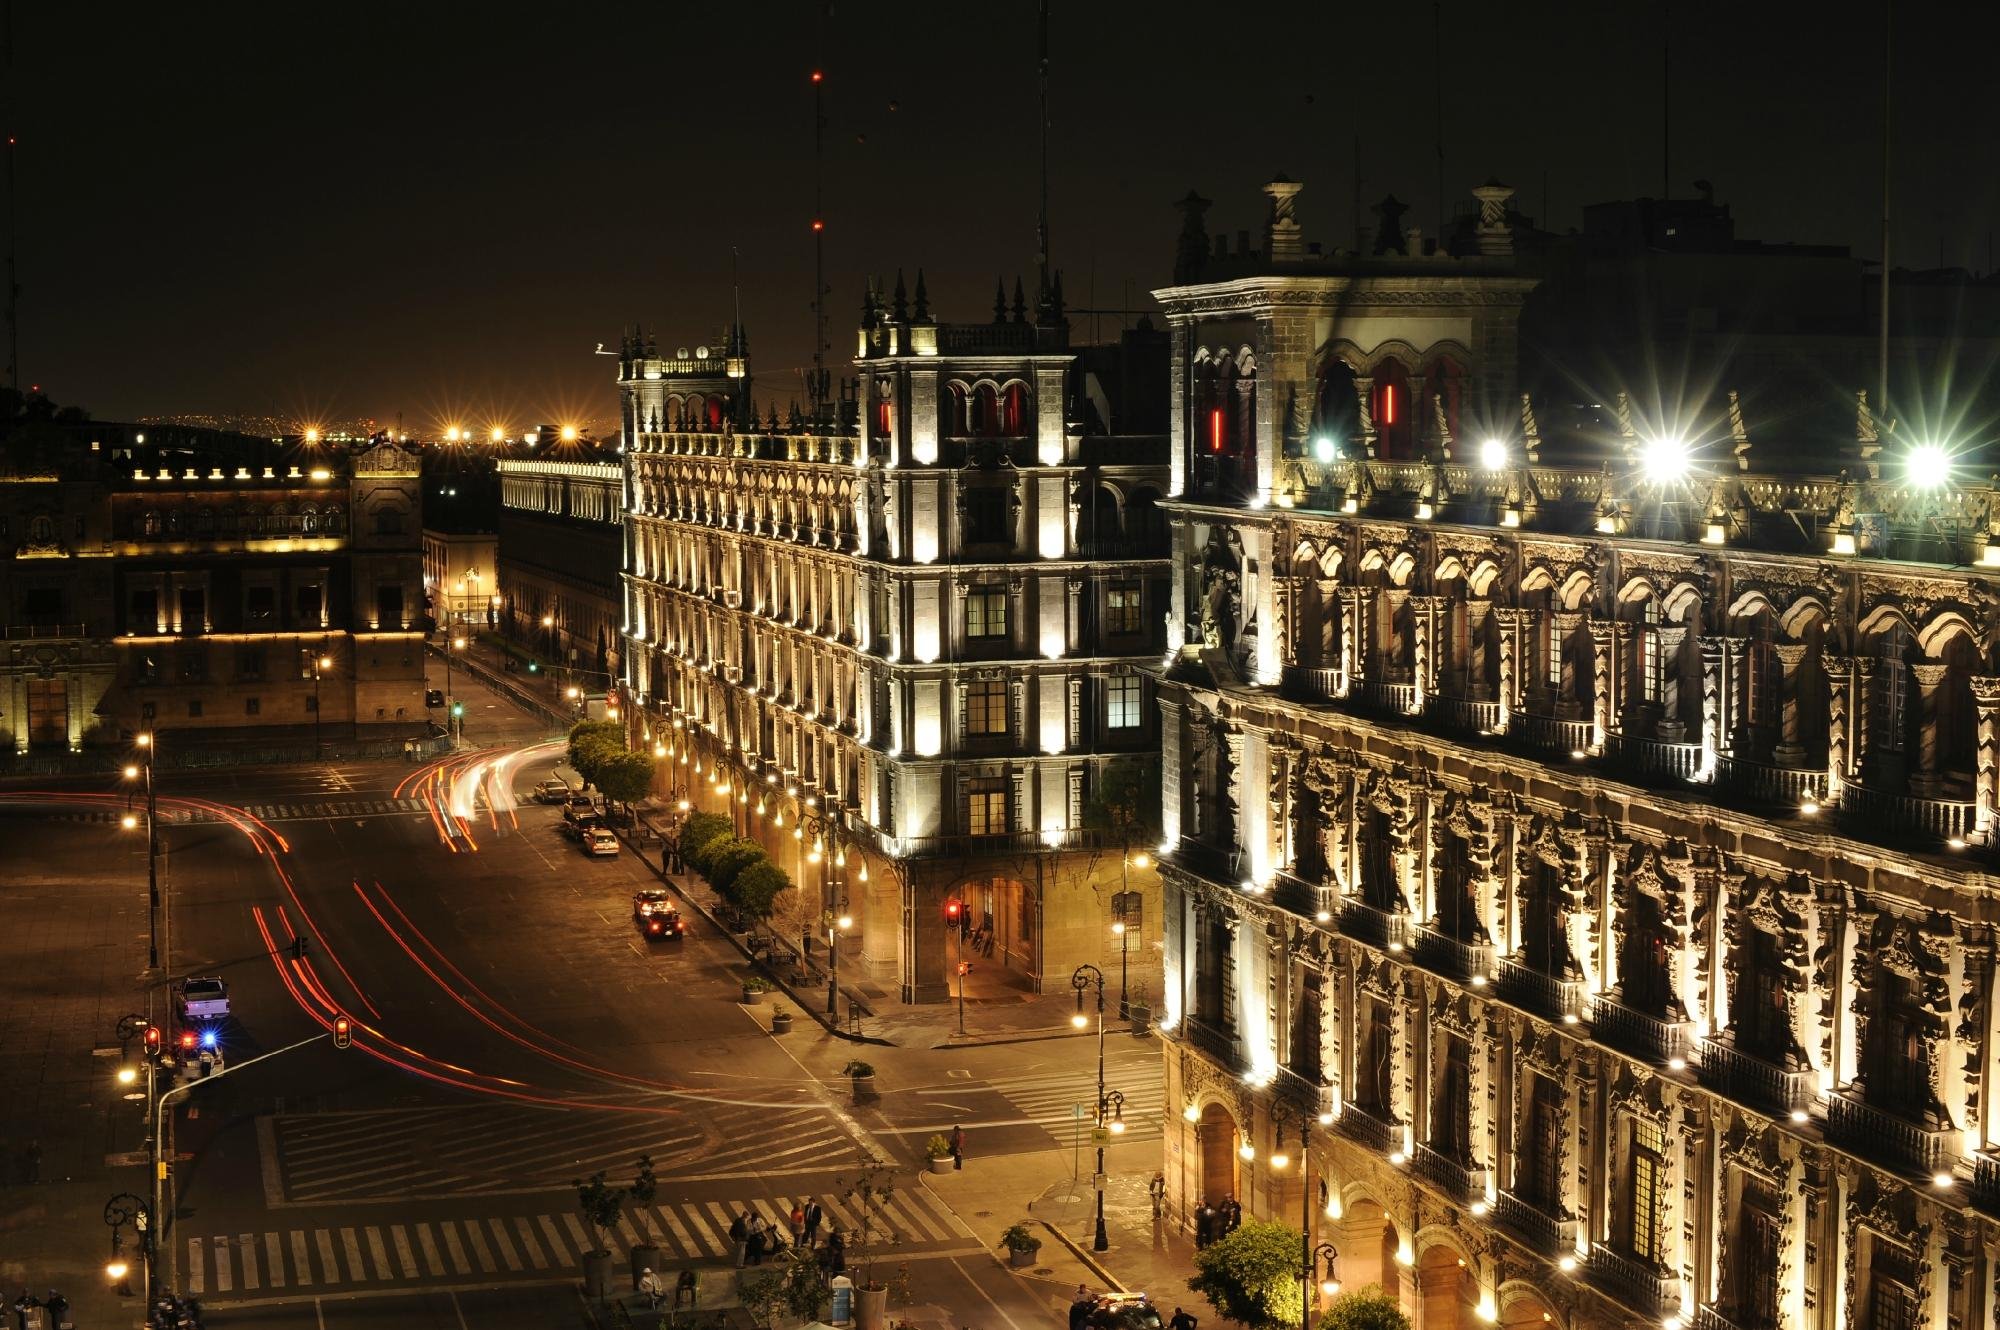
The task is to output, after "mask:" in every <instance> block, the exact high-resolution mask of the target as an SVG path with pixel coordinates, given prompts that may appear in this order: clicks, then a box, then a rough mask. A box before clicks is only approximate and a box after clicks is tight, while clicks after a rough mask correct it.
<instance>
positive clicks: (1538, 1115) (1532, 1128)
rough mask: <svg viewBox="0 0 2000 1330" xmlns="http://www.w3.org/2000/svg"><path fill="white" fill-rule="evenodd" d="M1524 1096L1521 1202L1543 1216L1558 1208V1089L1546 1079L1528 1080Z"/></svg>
mask: <svg viewBox="0 0 2000 1330" xmlns="http://www.w3.org/2000/svg"><path fill="white" fill-rule="evenodd" d="M1531 1079H1532V1080H1533V1082H1534V1085H1533V1088H1532V1089H1531V1090H1530V1091H1529V1094H1528V1130H1527V1140H1526V1141H1525V1142H1523V1145H1524V1146H1525V1149H1524V1150H1523V1152H1522V1155H1521V1163H1520V1170H1521V1172H1520V1180H1519V1182H1518V1183H1517V1184H1516V1185H1517V1186H1518V1187H1519V1188H1520V1195H1521V1199H1522V1200H1525V1201H1527V1202H1529V1203H1530V1204H1532V1205H1534V1206H1535V1207H1536V1208H1537V1209H1539V1210H1541V1212H1542V1213H1543V1214H1551V1215H1552V1214H1555V1213H1557V1212H1558V1211H1559V1210H1560V1209H1561V1206H1562V1173H1561V1171H1560V1170H1561V1167H1562V1165H1561V1163H1560V1160H1561V1158H1562V1087H1561V1086H1559V1085H1557V1084H1556V1082H1555V1081H1554V1080H1553V1079H1551V1078H1550V1077H1547V1076H1539V1075H1537V1076H1532V1077H1531Z"/></svg>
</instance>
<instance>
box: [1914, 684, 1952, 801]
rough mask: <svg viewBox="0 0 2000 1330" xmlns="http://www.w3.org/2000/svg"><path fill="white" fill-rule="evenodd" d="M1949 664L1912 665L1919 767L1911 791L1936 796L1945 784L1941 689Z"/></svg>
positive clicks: (1930, 796) (1926, 795)
mask: <svg viewBox="0 0 2000 1330" xmlns="http://www.w3.org/2000/svg"><path fill="white" fill-rule="evenodd" d="M1945 669H1946V666H1944V665H1943V664H1941V663H1939V662H1935V661H1927V662H1925V663H1924V664H1921V665H1912V666H1910V674H1911V676H1912V677H1913V678H1915V679H1916V681H1917V723H1918V725H1919V726H1920V727H1921V729H1920V730H1919V731H1918V735H1917V770H1916V774H1915V775H1913V776H1911V777H1910V791H1911V793H1913V794H1920V795H1923V796H1925V797H1926V798H1935V797H1936V795H1937V792H1938V790H1939V788H1940V787H1941V785H1942V782H1941V780H1940V779H1939V777H1938V690H1939V688H1940V687H1941V686H1942V685H1943V683H1944V675H1945Z"/></svg>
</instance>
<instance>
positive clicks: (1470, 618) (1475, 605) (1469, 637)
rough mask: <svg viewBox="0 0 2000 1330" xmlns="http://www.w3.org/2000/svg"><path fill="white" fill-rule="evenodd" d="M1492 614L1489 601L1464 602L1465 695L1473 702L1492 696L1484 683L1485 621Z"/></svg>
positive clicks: (1488, 687)
mask: <svg viewBox="0 0 2000 1330" xmlns="http://www.w3.org/2000/svg"><path fill="white" fill-rule="evenodd" d="M1492 613H1493V602H1492V601H1490V600H1468V601H1466V602H1465V624H1466V628H1465V635H1466V645H1467V650H1466V653H1465V695H1466V696H1467V697H1469V698H1471V699H1472V700H1473V701H1475V702H1484V701H1487V700H1488V699H1489V698H1491V697H1492V696H1493V689H1492V686H1491V685H1489V684H1488V683H1487V682H1486V621H1487V619H1488V618H1490V617H1491V616H1492Z"/></svg>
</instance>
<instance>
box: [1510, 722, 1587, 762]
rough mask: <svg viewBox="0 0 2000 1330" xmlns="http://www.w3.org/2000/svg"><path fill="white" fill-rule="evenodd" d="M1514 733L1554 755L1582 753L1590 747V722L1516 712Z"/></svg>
mask: <svg viewBox="0 0 2000 1330" xmlns="http://www.w3.org/2000/svg"><path fill="white" fill-rule="evenodd" d="M1513 726H1514V729H1513V732H1514V733H1515V734H1516V735H1519V736H1520V737H1521V738H1522V739H1523V740H1525V741H1526V742H1527V743H1529V744H1531V745H1533V746H1534V747H1536V748H1541V749H1546V750H1547V751H1549V752H1554V753H1581V752H1584V751H1585V750H1587V749H1588V748H1589V747H1590V722H1589V721H1587V720H1560V719H1558V718H1556V717H1554V716H1531V715H1528V714H1527V713H1526V712H1516V713H1515V715H1514V720H1513Z"/></svg>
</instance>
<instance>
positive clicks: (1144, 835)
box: [1083, 762, 1160, 846]
mask: <svg viewBox="0 0 2000 1330" xmlns="http://www.w3.org/2000/svg"><path fill="white" fill-rule="evenodd" d="M1159 814H1160V772H1159V768H1158V767H1157V766H1155V765H1154V764H1153V763H1151V762H1119V763H1114V764H1113V765H1111V766H1108V767H1106V768H1105V769H1104V772H1103V774H1102V775H1100V776H1099V777H1098V779H1097V790H1096V792H1095V793H1094V794H1093V795H1092V796H1091V797H1090V799H1089V800H1088V801H1086V802H1085V804H1084V806H1083V825H1084V826H1086V827H1089V828H1090V829H1092V830H1093V831H1104V832H1109V833H1110V834H1111V835H1112V837H1113V838H1115V839H1116V840H1117V841H1118V843H1119V844H1120V845H1121V846H1130V845H1134V844H1143V843H1147V842H1151V841H1153V840H1157V839H1158V838H1159V832H1158V830H1157V828H1158V823H1159Z"/></svg>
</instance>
